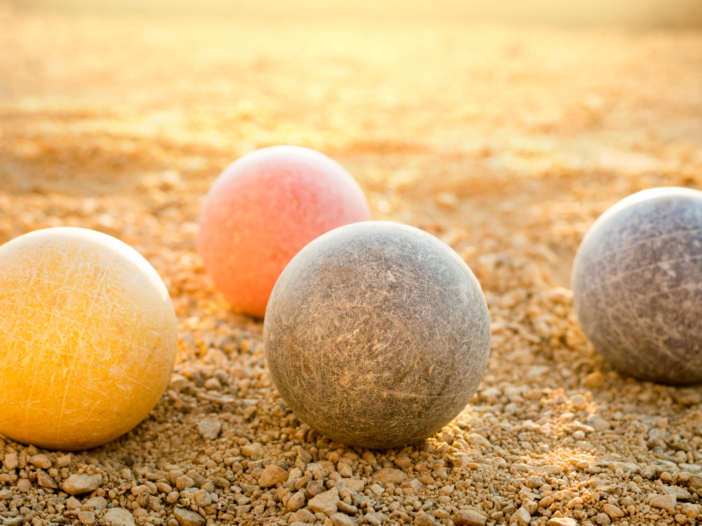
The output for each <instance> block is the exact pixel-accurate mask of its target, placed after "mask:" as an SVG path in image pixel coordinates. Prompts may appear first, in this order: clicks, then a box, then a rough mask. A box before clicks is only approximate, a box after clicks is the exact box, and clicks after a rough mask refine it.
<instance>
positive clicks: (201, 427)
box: [197, 416, 222, 440]
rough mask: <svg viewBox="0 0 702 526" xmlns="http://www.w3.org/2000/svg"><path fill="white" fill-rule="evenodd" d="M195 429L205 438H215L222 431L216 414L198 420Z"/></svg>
mask: <svg viewBox="0 0 702 526" xmlns="http://www.w3.org/2000/svg"><path fill="white" fill-rule="evenodd" d="M197 430H198V431H199V432H200V435H202V438H204V439H205V440H216V439H217V437H218V436H219V434H220V433H221V431H222V422H221V421H220V420H219V418H217V417H216V416H210V417H207V418H204V419H202V420H201V421H200V423H199V424H198V425H197Z"/></svg>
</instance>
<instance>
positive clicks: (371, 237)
mask: <svg viewBox="0 0 702 526" xmlns="http://www.w3.org/2000/svg"><path fill="white" fill-rule="evenodd" d="M264 341H265V346H266V357H267V359H268V365H269V368H270V371H271V375H272V377H273V381H274V382H275V384H276V386H277V387H278V390H279V391H280V394H281V396H282V397H283V399H284V400H285V401H286V402H287V404H288V405H289V406H290V408H291V409H292V410H293V411H294V413H295V414H296V415H297V417H298V418H300V420H302V421H303V422H305V423H307V424H308V425H310V426H311V427H312V428H313V429H315V430H317V431H318V432H319V433H321V434H323V435H325V436H327V437H329V438H332V439H333V440H335V441H338V442H342V443H345V444H348V445H354V446H363V447H369V448H381V449H384V448H392V447H396V446H402V445H405V444H411V443H414V442H418V441H420V440H423V439H425V438H427V437H428V436H430V435H432V434H433V433H435V432H437V431H438V430H440V429H441V428H442V427H444V426H445V425H446V424H448V423H449V422H450V421H451V420H453V419H454V418H455V417H456V416H457V415H458V414H459V413H460V412H461V411H462V410H463V408H464V407H465V406H466V404H467V403H468V402H469V400H470V399H471V397H472V396H473V393H474V392H475V390H476V389H477V387H478V384H479V383H480V380H481V378H482V376H483V373H484V371H485V367H486V366H487V360H488V355H489V351H490V319H489V315H488V310H487V305H486V303H485V298H484V297H483V293H482V290H481V289H480V285H479V284H478V281H477V280H476V279H475V277H474V276H473V273H472V272H471V271H470V269H469V268H468V266H467V265H466V264H465V263H464V262H463V260H462V259H461V258H460V257H458V255H457V254H456V253H455V252H454V251H453V250H451V248H450V247H448V246H447V245H446V244H444V243H443V242H442V241H440V240H438V239H436V238H435V237H433V236H431V235H429V234H427V233H426V232H422V231H421V230H418V229H416V228H412V227H409V226H405V225H401V224H398V223H386V222H379V221H372V222H365V223H356V224H353V225H349V226H344V227H341V228H337V229H336V230H332V231H331V232H329V233H327V234H324V235H323V236H321V237H319V238H317V239H316V240H315V241H313V242H312V243H310V244H309V245H307V246H306V247H305V248H304V249H303V250H302V251H301V252H300V253H299V254H298V255H297V256H295V258H294V259H293V260H292V261H291V262H290V264H289V265H288V266H287V267H286V269H285V270H284V271H283V274H282V275H281V276H280V278H279V279H278V282H277V283H276V285H275V288H274V289H273V294H272V296H271V299H270V301H269V303H268V309H267V311H266V319H265V324H264Z"/></svg>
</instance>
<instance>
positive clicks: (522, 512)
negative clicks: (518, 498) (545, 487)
mask: <svg viewBox="0 0 702 526" xmlns="http://www.w3.org/2000/svg"><path fill="white" fill-rule="evenodd" d="M530 522H531V514H530V513H529V512H528V511H527V509H526V508H525V507H524V506H522V507H521V508H519V509H518V510H517V511H516V512H515V513H514V515H512V518H511V519H510V521H509V523H510V524H518V525H519V526H524V525H526V524H529V523H530Z"/></svg>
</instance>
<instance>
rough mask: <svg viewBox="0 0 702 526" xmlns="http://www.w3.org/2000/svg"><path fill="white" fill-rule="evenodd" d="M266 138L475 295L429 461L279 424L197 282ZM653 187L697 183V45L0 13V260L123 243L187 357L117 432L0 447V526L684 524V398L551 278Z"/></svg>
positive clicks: (688, 477) (656, 39)
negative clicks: (6, 246) (462, 274)
mask: <svg viewBox="0 0 702 526" xmlns="http://www.w3.org/2000/svg"><path fill="white" fill-rule="evenodd" d="M273 144H299V145H303V146H307V147H311V148H315V149H318V150H320V151H322V152H324V153H326V154H328V155H330V156H332V157H334V158H335V159H337V160H338V161H339V162H341V163H342V164H343V165H344V166H345V167H346V168H347V169H348V170H349V171H350V172H351V173H352V174H353V175H354V176H355V177H356V178H357V180H358V181H359V183H360V184H361V186H362V187H363V189H364V191H365V192H366V194H367V196H368V199H369V201H370V203H371V206H372V208H373V213H374V217H375V219H388V220H395V221H402V222H405V223H409V224H411V225H414V226H417V227H420V228H422V229H424V230H426V231H428V232H431V233H432V234H435V235H437V236H438V237H440V238H441V239H443V240H444V241H446V242H447V243H448V244H449V245H451V246H452V247H453V248H455V250H456V251H457V252H458V253H459V254H460V255H461V256H462V257H463V258H464V259H465V260H466V262H467V263H468V264H469V265H470V266H471V268H472V269H473V270H474V272H475V274H476V276H477V277H478V278H479V280H480V282H481V284H482V286H483V289H484V291H485V295H486V297H487V300H488V303H489V306H490V314H491V320H492V333H493V334H492V338H493V340H492V351H491V358H490V362H489V366H488V370H487V372H486V374H485V377H484V379H483V382H482V384H481V386H480V388H479V390H478V393H476V396H475V397H474V399H473V403H472V404H470V405H469V406H468V407H467V408H466V409H465V411H464V412H463V413H462V414H461V415H460V416H459V417H458V418H457V419H456V420H455V421H454V422H453V423H451V424H450V425H448V426H447V427H446V428H445V429H444V430H443V431H442V432H441V433H439V434H438V435H437V436H434V437H431V438H430V439H428V440H426V441H425V442H424V443H422V444H417V445H414V446H410V447H407V448H404V449H402V450H399V449H398V450H392V451H384V452H383V451H373V452H371V451H366V450H361V449H349V448H344V446H343V445H341V444H337V443H333V442H330V441H329V440H328V439H325V438H324V437H322V436H318V435H317V434H316V433H315V432H314V431H312V430H310V429H309V428H307V427H306V426H305V425H304V424H301V423H300V422H299V421H298V420H297V419H296V418H295V416H294V415H293V414H292V413H291V412H290V411H289V410H288V409H287V407H286V406H285V404H284V403H283V402H282V400H281V399H280V397H279V396H278V394H277V391H276V389H275V387H274V386H273V385H272V383H271V380H270V377H269V375H268V371H267V368H266V363H265V360H264V355H263V349H262V343H261V342H262V338H261V331H262V325H261V323H260V322H258V321H255V320H252V319H250V318H247V317H245V316H243V315H239V314H236V313H234V312H232V311H231V309H229V308H228V307H227V305H226V303H225V302H224V301H223V299H222V298H221V297H220V296H219V295H218V293H217V292H216V291H215V290H213V288H212V286H211V284H210V282H209V280H208V278H207V277H206V276H205V275H204V272H203V269H202V266H201V262H200V260H199V258H198V256H197V254H196V251H195V238H196V235H197V230H198V227H197V217H198V213H199V207H200V204H201V202H202V199H203V197H204V194H205V193H206V191H207V189H208V187H209V185H210V184H211V182H212V181H213V180H214V178H215V177H216V176H217V175H218V173H219V172H220V171H221V170H222V168H224V167H225V166H226V165H227V164H228V163H230V162H231V161H233V160H234V159H236V158H237V157H238V156H240V155H241V154H243V153H246V152H248V151H251V150H253V149H256V148H259V147H263V146H268V145H273ZM666 185H667V186H689V187H693V188H699V187H700V186H702V34H701V33H695V32H675V33H674V32H661V31H648V32H647V31H626V30H614V29H608V30H592V29H591V30H578V31H575V30H571V31H568V30H557V29H524V28H522V29H514V28H505V27H482V26H480V27H478V26H466V25H451V24H444V25H439V24H434V25H431V24H426V25H419V24H415V25H400V24H395V25H394V24H389V23H366V24H360V23H355V24H352V23H341V22H335V23H331V24H325V23H321V22H319V23H301V22H300V23H282V22H281V23H273V22H267V23H263V22H256V21H240V20H234V19H231V20H229V19H219V20H204V19H197V18H193V19H184V18H171V19H136V18H134V19H130V18H103V19H99V18H92V17H87V16H74V17H64V16H58V15H48V14H17V13H15V14H11V13H9V12H3V14H2V16H1V17H0V243H1V242H5V241H7V240H9V239H12V238H13V237H16V236H18V235H20V234H23V233H26V232H29V231H32V230H35V229H39V228H46V227H51V226H60V225H66V226H81V227H87V228H94V229H97V230H100V231H103V232H106V233H108V234H111V235H113V236H116V237H118V238H119V239H121V240H123V241H125V242H126V243H129V244H130V245H132V246H134V247H135V248H136V249H137V250H139V251H140V252H141V253H142V254H143V255H144V256H145V257H146V258H147V259H148V260H149V261H150V262H151V263H152V264H153V265H154V267H155V268H156V269H157V270H158V271H159V273H160V275H161V276H162V277H163V279H164V281H165V282H166V284H167V286H168V288H169V290H170V293H171V295H172V298H173V301H174V304H175V306H176V311H177V315H178V320H179V321H178V323H179V338H180V341H179V356H178V363H177V366H176V370H175V372H174V376H173V380H172V383H171V388H170V389H169V390H168V391H167V393H166V394H165V395H164V397H163V399H162V400H161V402H160V403H159V405H158V406H157V408H156V409H155V410H154V411H153V412H152V414H151V416H150V417H149V418H148V419H147V420H146V421H145V422H143V423H142V424H141V425H139V426H138V427H137V428H136V429H135V430H134V431H132V432H130V433H128V434H127V435H126V436H124V437H123V438H121V439H119V440H117V441H115V442H114V443H111V444H108V445H107V446H104V447H102V448H98V449H96V450H92V451H88V452H84V453H80V454H73V455H71V456H65V455H64V454H63V453H61V452H42V451H38V450H36V449H35V448H33V447H29V448H27V447H25V446H23V445H20V444H17V443H13V442H12V441H10V440H9V439H6V440H2V439H0V460H2V461H3V462H2V465H3V468H2V471H1V472H0V516H2V517H3V519H2V523H3V524H4V525H7V526H16V525H18V524H20V523H22V522H27V523H29V522H31V523H32V524H34V525H35V526H39V525H45V524H50V523H53V524H58V523H65V522H70V523H75V524H78V523H82V524H86V525H90V524H92V523H93V522H96V523H97V522H109V521H112V522H113V523H116V524H124V525H128V524H131V522H130V521H133V520H136V523H137V524H140V525H145V524H147V523H150V524H154V525H161V524H167V525H168V526H178V524H180V525H181V526H198V525H199V524H204V523H205V521H206V522H207V523H208V524H209V525H210V526H211V525H212V524H225V523H233V524H280V525H285V524H288V525H290V524H293V523H295V522H300V523H317V524H325V525H327V526H328V525H329V524H333V525H334V526H339V525H345V526H348V525H350V524H354V523H355V524H364V523H365V524H371V525H376V524H381V523H383V524H401V523H404V524H407V523H414V524H417V525H418V526H427V525H429V526H430V525H434V524H442V525H450V524H456V525H462V524H490V525H493V524H527V523H531V524H534V525H543V524H549V525H556V526H558V525H568V524H582V525H586V524H600V525H605V524H609V523H610V522H613V523H616V524H644V523H646V524H648V523H650V524H673V523H679V524H694V523H695V521H696V517H697V515H698V513H699V514H700V517H701V518H702V504H699V502H700V500H699V496H698V493H697V491H701V493H702V450H700V449H698V448H699V447H700V445H702V413H700V409H702V405H700V404H701V401H702V390H700V389H699V388H697V387H693V388H686V389H677V388H673V387H667V386H660V385H653V384H648V383H642V382H638V381H636V380H633V379H631V378H627V377H624V376H622V375H620V374H618V373H617V372H615V371H613V370H612V369H611V368H610V367H609V366H608V365H607V363H606V362H604V361H603V360H602V359H601V358H600V357H599V355H597V354H596V353H594V351H593V349H592V348H591V346H590V345H589V344H588V343H587V342H586V340H585V338H584V336H583V334H582V333H581V331H580V330H579V328H578V324H577V320H576V317H575V313H574V311H573V308H572V298H571V293H570V290H569V274H570V268H571V264H572V260H573V257H574V254H575V251H576V249H577V247H578V244H579V242H580V240H581V239H582V236H583V234H584V232H585V231H586V230H587V228H588V227H589V225H590V224H592V222H593V221H594V220H595V219H596V218H597V216H598V215H599V214H601V213H602V212H603V211H604V210H605V209H607V207H609V206H610V205H612V204H613V203H615V202H616V201H618V200H619V199H621V198H623V197H625V196H627V195H628V194H630V193H632V192H635V191H638V190H641V189H644V188H649V187H654V186H666ZM78 475H80V476H81V477H83V482H86V481H87V488H86V489H85V490H84V491H85V492H86V493H80V492H78V491H79V490H78V489H77V486H76V484H77V483H78V482H80V481H81V479H80V477H76V476H78ZM96 475H101V477H97V476H96ZM57 486H60V488H59V487H57ZM76 492H78V493H76ZM69 493H76V495H75V496H73V497H70V496H69ZM115 508H116V509H118V510H126V511H123V512H121V511H117V512H115V511H110V510H114V509H115Z"/></svg>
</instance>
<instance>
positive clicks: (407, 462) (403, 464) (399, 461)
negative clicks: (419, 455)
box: [395, 455, 412, 469]
mask: <svg viewBox="0 0 702 526" xmlns="http://www.w3.org/2000/svg"><path fill="white" fill-rule="evenodd" d="M395 465H396V466H397V467H398V468H400V469H407V468H408V467H410V466H411V465H412V459H411V458H409V457H408V456H407V455H398V457H397V458H396V459H395Z"/></svg>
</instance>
